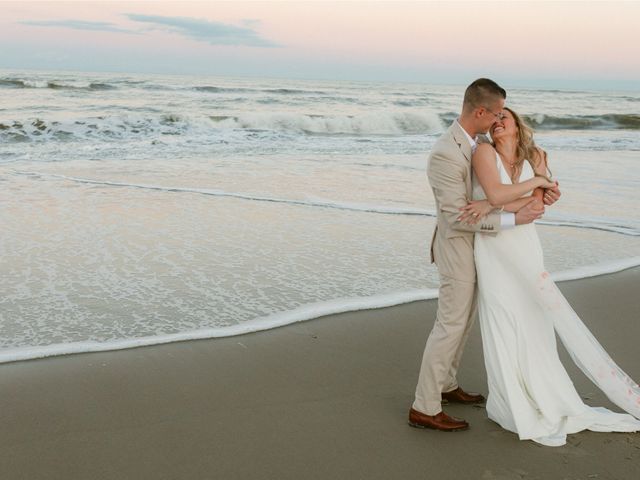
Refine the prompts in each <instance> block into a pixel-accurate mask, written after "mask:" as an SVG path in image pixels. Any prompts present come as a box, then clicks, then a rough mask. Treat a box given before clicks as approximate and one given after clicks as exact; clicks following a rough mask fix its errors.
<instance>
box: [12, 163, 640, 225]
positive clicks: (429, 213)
mask: <svg viewBox="0 0 640 480" xmlns="http://www.w3.org/2000/svg"><path fill="white" fill-rule="evenodd" d="M13 173H15V174H17V175H23V176H30V177H34V178H38V177H43V178H56V179H61V180H69V181H73V182H78V183H86V184H93V185H105V186H113V187H128V188H140V189H146V190H160V191H164V192H175V193H197V194H200V195H211V196H215V197H231V198H237V199H240V200H248V201H253V202H269V203H284V204H287V205H294V206H303V207H315V208H331V209H337V210H345V211H352V212H362V213H373V214H383V215H404V216H407V215H409V216H424V217H436V212H435V210H427V209H420V208H408V207H407V208H402V207H395V206H394V207H390V206H387V205H372V204H362V203H355V202H335V201H330V200H326V199H319V198H308V199H304V200H303V199H292V198H282V197H271V196H264V195H254V194H250V193H243V192H229V191H225V190H217V189H211V188H193V187H168V186H162V185H151V184H143V183H129V182H115V181H108V180H95V179H90V178H79V177H72V176H67V175H60V174H55V173H43V172H35V171H19V170H14V171H13ZM536 223H538V224H540V225H547V226H561V227H572V228H583V229H587V230H602V231H606V232H611V233H618V234H621V235H629V236H634V237H636V236H640V229H639V228H638V227H637V226H635V225H631V224H625V223H624V222H621V221H612V220H609V219H600V218H573V217H570V216H562V215H559V214H552V215H549V216H548V217H546V218H545V219H543V220H538V221H537V222H536Z"/></svg>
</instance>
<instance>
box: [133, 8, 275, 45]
mask: <svg viewBox="0 0 640 480" xmlns="http://www.w3.org/2000/svg"><path fill="white" fill-rule="evenodd" d="M126 16H127V17H128V18H129V19H130V20H133V21H135V22H144V23H150V24H153V25H157V26H160V27H163V28H166V29H168V30H170V31H172V32H175V33H179V34H181V35H184V36H187V37H190V38H195V39H196V40H200V41H203V42H208V43H210V44H211V45H244V46H250V47H278V46H279V45H277V44H275V43H273V42H271V41H269V40H266V39H264V38H262V37H260V36H259V35H258V34H257V33H256V32H255V31H254V30H252V29H250V28H245V27H237V26H235V25H229V24H225V23H220V22H214V21H211V20H201V19H198V18H189V17H163V16H159V15H140V14H136V13H129V14H127V15H126Z"/></svg>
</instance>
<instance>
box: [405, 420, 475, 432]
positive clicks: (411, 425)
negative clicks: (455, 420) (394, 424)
mask: <svg viewBox="0 0 640 480" xmlns="http://www.w3.org/2000/svg"><path fill="white" fill-rule="evenodd" d="M407 423H408V424H409V426H410V427H413V428H421V429H429V430H437V431H439V432H462V431H464V430H469V425H466V426H464V427H454V428H447V429H443V428H436V427H429V426H427V425H422V424H420V423H414V422H411V421H409V422H407Z"/></svg>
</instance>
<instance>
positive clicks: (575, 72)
mask: <svg viewBox="0 0 640 480" xmlns="http://www.w3.org/2000/svg"><path fill="white" fill-rule="evenodd" d="M0 8H1V10H2V14H1V15H0V39H1V41H2V45H3V48H2V50H0V68H2V69H37V70H81V71H108V72H141V73H151V72H153V73H168V74H179V73H183V74H211V75H232V76H236V75H237V76H265V77H288V78H315V79H346V80H383V81H406V82H426V83H456V84H457V83H463V84H464V83H467V82H468V80H469V79H470V78H475V77H479V76H489V77H495V78H499V79H501V81H503V82H508V83H510V84H512V85H522V86H544V87H559V88H572V87H573V88H578V87H579V88H605V89H608V88H611V89H618V88H619V89H634V90H636V89H638V88H640V86H639V85H640V61H638V53H639V51H638V46H637V45H638V41H637V33H638V32H637V30H638V28H639V26H640V2H613V1H611V2H580V1H565V2H545V1H536V2H519V1H511V2H480V1H476V2H473V1H467V2H459V1H450V2H402V1H394V2H363V1H355V2H332V1H316V2H291V1H289V2H272V1H258V2H242V1H237V2H175V1H174V2H164V1H153V2H87V1H82V2H77V1H76V2H25V1H21V2H2V3H0Z"/></svg>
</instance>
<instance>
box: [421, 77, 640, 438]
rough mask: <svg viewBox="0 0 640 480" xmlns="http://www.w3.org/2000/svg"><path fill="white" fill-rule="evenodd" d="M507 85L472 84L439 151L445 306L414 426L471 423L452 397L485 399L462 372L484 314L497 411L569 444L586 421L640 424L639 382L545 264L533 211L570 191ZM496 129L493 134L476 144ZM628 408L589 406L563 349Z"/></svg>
mask: <svg viewBox="0 0 640 480" xmlns="http://www.w3.org/2000/svg"><path fill="white" fill-rule="evenodd" d="M505 99H506V92H505V90H504V89H503V88H501V87H500V86H499V85H498V84H496V83H495V82H493V81H492V80H489V79H486V78H481V79H478V80H476V81H474V82H473V83H472V84H471V85H469V87H467V89H466V91H465V95H464V100H463V106H462V112H461V114H460V117H459V118H458V119H457V120H456V121H454V122H453V124H452V125H451V127H450V128H449V129H448V130H447V131H446V132H445V133H444V134H443V135H442V136H441V137H440V139H439V140H438V141H437V142H436V144H435V145H434V147H433V149H432V151H431V154H430V156H429V164H428V169H427V173H428V178H429V183H430V185H431V187H432V190H433V195H434V197H435V202H436V209H437V226H436V230H435V232H434V235H433V240H432V244H431V260H432V262H435V264H436V265H437V267H438V272H439V275H440V290H439V300H438V313H437V315H436V321H435V323H434V326H433V330H432V331H431V334H430V335H429V338H428V340H427V344H426V347H425V351H424V355H423V359H422V365H421V369H420V375H419V378H418V385H417V387H416V394H415V400H414V402H413V405H412V407H411V409H410V411H409V424H410V425H411V426H414V427H419V428H431V429H436V430H444V431H456V430H465V429H467V428H468V427H469V425H468V423H467V422H466V421H464V420H462V419H458V418H455V417H452V416H449V415H447V414H446V413H445V412H444V411H443V410H442V404H443V402H445V403H446V402H453V403H464V404H478V403H483V402H484V401H485V398H484V397H483V396H482V395H480V394H474V393H468V392H465V391H464V390H462V388H460V386H459V385H458V383H457V380H456V372H457V369H458V366H459V363H460V359H461V356H462V351H463V348H464V344H465V342H466V340H467V337H468V335H469V331H470V329H471V325H472V322H473V318H474V317H475V314H476V312H478V314H479V321H480V328H481V333H482V345H483V350H484V358H485V366H486V369H487V380H488V387H489V393H488V398H487V399H486V410H487V414H488V416H489V418H490V419H491V420H493V421H495V422H496V423H498V424H499V425H500V426H502V427H503V428H504V429H506V430H509V431H512V432H514V433H517V434H518V436H519V438H520V439H521V440H533V441H535V442H537V443H540V444H542V445H549V446H559V445H564V444H565V443H566V436H567V434H571V433H575V432H579V431H582V430H592V431H604V432H635V431H640V420H638V419H640V387H638V385H637V384H636V383H635V382H634V381H633V380H632V379H631V378H629V376H628V375H626V374H625V373H624V372H623V371H622V370H621V369H620V368H619V367H618V366H617V365H616V364H615V362H614V361H613V360H612V359H611V357H609V355H608V354H607V352H605V350H604V349H603V348H602V347H601V346H600V344H599V343H598V341H597V340H596V339H595V338H594V337H593V335H592V334H591V333H590V332H589V330H588V329H587V328H586V327H585V325H584V324H583V323H582V321H581V320H580V318H579V317H578V316H577V315H576V313H575V312H574V310H573V309H572V308H571V306H570V305H569V304H568V303H567V301H566V300H565V298H564V297H563V296H562V294H561V293H560V291H559V290H558V288H557V287H556V285H555V283H554V282H553V281H552V280H551V279H550V278H549V273H548V272H547V271H546V270H545V268H544V262H543V253H542V248H541V246H540V241H539V239H538V236H537V233H536V229H535V226H534V224H533V221H534V220H536V219H538V218H540V217H541V216H542V215H543V214H544V208H545V205H546V206H548V205H552V204H553V203H555V202H556V201H557V200H558V199H559V197H560V190H559V188H558V185H557V183H556V182H553V181H552V180H551V179H550V178H549V168H548V165H547V158H546V153H545V152H544V150H542V149H541V148H539V147H538V146H536V144H535V142H534V140H533V132H532V130H531V128H529V127H528V126H527V125H526V124H525V123H524V122H523V120H522V119H521V118H520V117H519V115H518V114H517V113H516V112H514V111H513V110H511V109H509V108H505ZM486 133H489V134H490V135H491V140H492V143H477V138H478V136H482V135H484V134H486ZM556 333H557V334H558V336H559V337H560V339H561V341H562V343H563V344H564V346H565V347H566V349H567V351H568V352H569V354H570V356H571V358H572V359H573V361H574V362H575V363H576V365H577V366H578V367H579V368H580V369H581V370H582V371H583V372H584V373H585V374H586V375H587V377H589V379H591V381H593V382H594V383H595V384H596V385H597V386H598V387H599V388H600V389H601V390H602V391H603V392H604V393H605V394H606V395H607V396H608V397H609V399H610V400H611V401H612V402H613V403H615V404H616V405H618V406H619V407H620V408H621V409H623V410H624V411H626V412H628V414H621V413H615V412H612V411H610V410H607V409H605V408H602V407H589V406H587V405H585V404H584V403H583V401H582V399H581V398H580V396H579V395H578V393H577V392H576V390H575V387H574V386H573V383H572V382H571V379H570V378H569V376H568V375H567V372H566V371H565V369H564V367H563V365H562V363H561V362H560V359H559V357H558V351H557V348H556V337H555V335H556Z"/></svg>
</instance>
